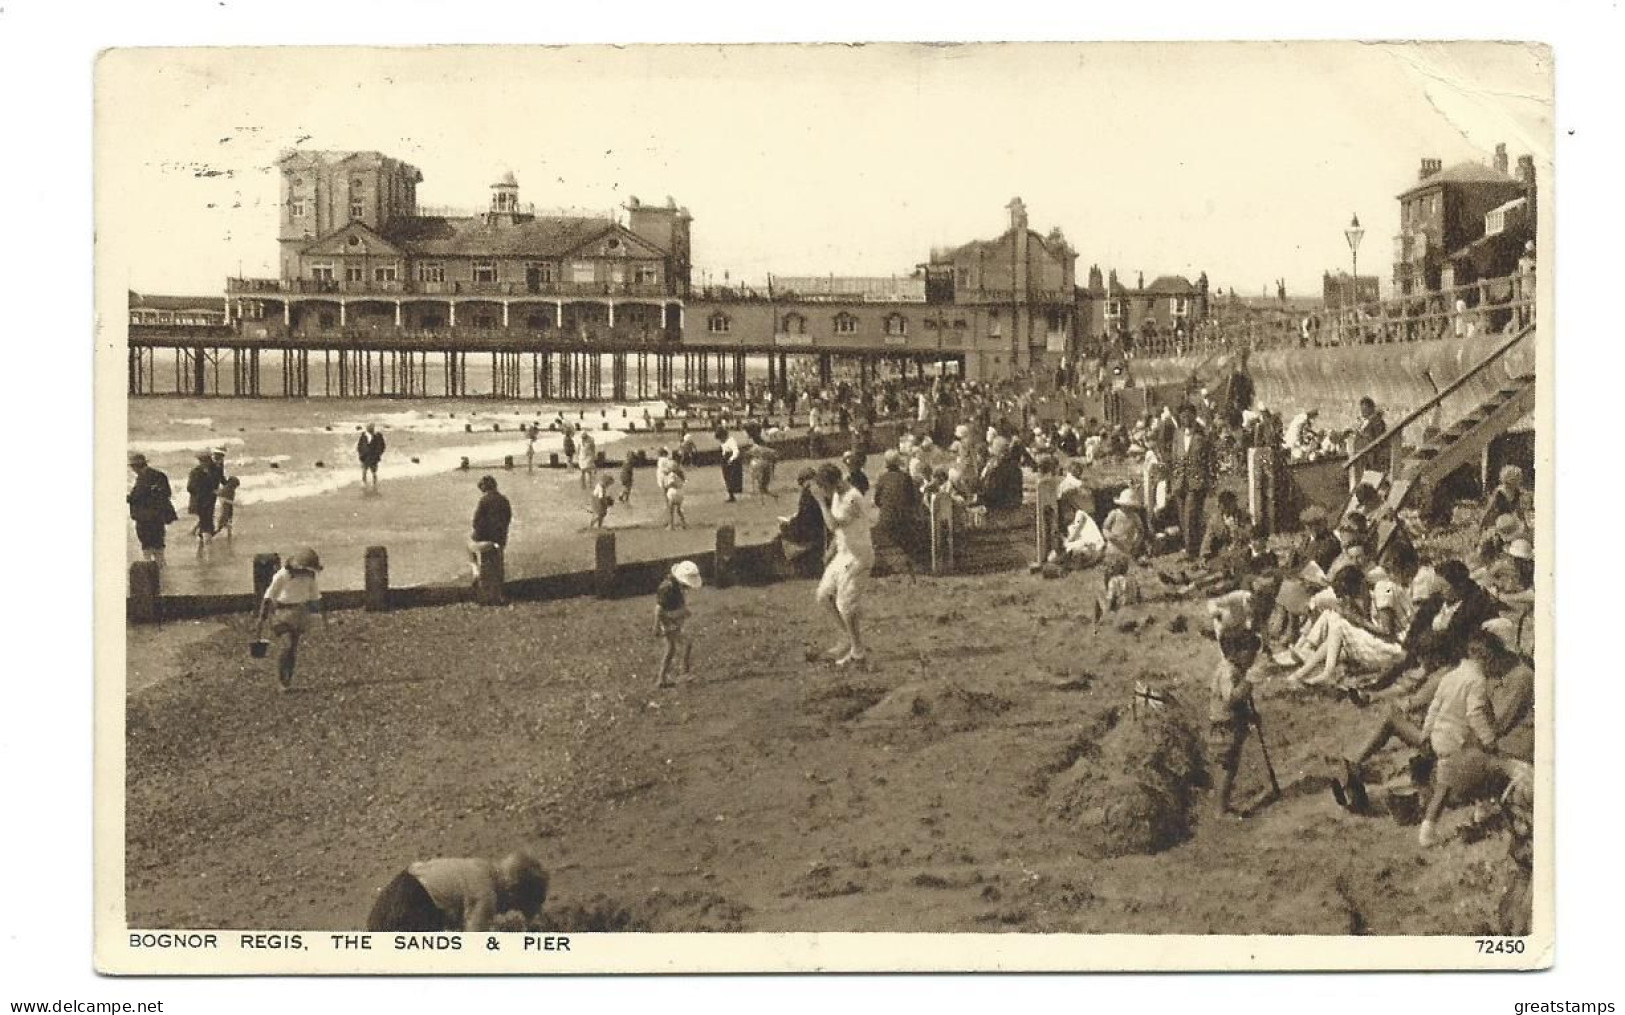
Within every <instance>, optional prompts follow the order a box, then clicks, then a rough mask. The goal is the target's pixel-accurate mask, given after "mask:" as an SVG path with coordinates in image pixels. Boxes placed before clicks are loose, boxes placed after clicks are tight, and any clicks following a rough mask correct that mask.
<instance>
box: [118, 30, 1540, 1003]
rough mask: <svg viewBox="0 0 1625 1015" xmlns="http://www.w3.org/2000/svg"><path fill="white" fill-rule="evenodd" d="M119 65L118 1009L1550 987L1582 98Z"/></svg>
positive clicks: (1240, 56)
mask: <svg viewBox="0 0 1625 1015" xmlns="http://www.w3.org/2000/svg"><path fill="white" fill-rule="evenodd" d="M95 75H96V83H95V84H96V87H95V93H96V96H95V97H96V131H95V163H96V165H95V190H96V212H95V214H96V293H97V318H96V320H97V324H96V327H97V334H96V376H95V386H96V412H97V417H98V434H99V436H100V440H99V441H98V446H97V448H96V470H97V471H96V479H97V482H96V490H97V523H98V524H97V528H96V532H95V543H96V560H97V573H96V600H97V625H96V647H97V655H98V670H97V674H96V729H97V745H98V753H97V758H96V788H95V796H96V801H95V802H96V872H95V885H96V889H95V895H96V927H95V932H96V933H95V963H96V966H97V968H98V969H99V970H101V971H103V972H107V973H116V974H193V973H196V974H262V973H334V974H337V973H515V972H518V973H541V974H546V973H585V972H603V973H618V972H625V973H663V972H756V971H760V972H790V971H800V972H813V971H1020V970H1033V971H1042V970H1220V969H1223V970H1273V969H1304V970H1316V969H1373V970H1384V969H1423V970H1427V969H1532V968H1544V967H1547V966H1550V965H1551V963H1552V961H1553V954H1554V953H1553V948H1554V912H1553V909H1554V907H1553V893H1552V885H1553V876H1554V875H1553V863H1552V857H1553V842H1554V825H1553V820H1552V792H1553V778H1552V775H1553V768H1552V764H1551V757H1552V743H1553V742H1552V714H1553V713H1552V702H1553V691H1552V687H1553V672H1552V665H1551V660H1552V641H1551V639H1552V616H1553V613H1552V607H1551V604H1552V601H1553V600H1552V592H1553V581H1554V577H1555V576H1554V568H1553V566H1552V558H1551V556H1550V553H1551V548H1552V539H1551V528H1552V526H1551V520H1552V519H1551V504H1552V497H1553V490H1554V486H1555V473H1554V469H1553V444H1552V432H1551V420H1552V418H1553V398H1552V392H1551V377H1552V349H1553V343H1552V329H1551V320H1552V314H1551V309H1550V308H1551V305H1552V300H1551V297H1552V292H1553V290H1552V285H1553V281H1552V249H1553V248H1552V244H1551V236H1552V230H1553V222H1552V215H1551V211H1550V209H1551V208H1552V207H1553V205H1552V203H1551V195H1552V193H1553V187H1554V172H1555V166H1554V154H1553V153H1554V147H1553V54H1552V51H1551V50H1550V49H1549V48H1547V47H1545V46H1542V45H1537V44H1523V43H1489V42H1428V43H1404V42H1395V43H1380V44H1377V43H1361V42H1353V41H1350V42H1289V43H1265V42H1251V43H1239V42H1238V43H1209V42H1191V43H1171V42H1170V43H1132V44H1131V43H1109V44H1108V43H1098V44H1097V43H1087V44H1085V43H1076V44H1074V43H1020V44H994V43H968V44H895V43H888V44H874V45H838V46H837V45H726V46H724V45H716V46H702V45H660V46H655V45H647V46H624V47H610V46H554V47H424V48H398V49H389V48H345V47H330V48H315V47H312V48H216V49H209V48H195V49H113V50H109V51H106V52H104V53H103V54H102V55H101V57H100V59H99V61H98V63H97V65H96V68H95ZM121 492H122V493H123V495H124V496H123V501H122V502H121V501H120V500H119V494H120V493H121Z"/></svg>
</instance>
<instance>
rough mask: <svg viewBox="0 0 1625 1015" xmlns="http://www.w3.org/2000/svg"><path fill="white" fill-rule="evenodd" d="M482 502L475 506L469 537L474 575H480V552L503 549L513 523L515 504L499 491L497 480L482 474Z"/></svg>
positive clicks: (480, 484)
mask: <svg viewBox="0 0 1625 1015" xmlns="http://www.w3.org/2000/svg"><path fill="white" fill-rule="evenodd" d="M479 490H480V502H479V503H478V504H476V505H475V506H474V531H473V534H472V535H471V536H470V538H469V544H468V550H469V554H470V555H471V556H472V557H473V559H474V577H475V579H476V580H477V579H478V578H479V576H480V554H481V552H482V551H485V550H491V549H495V550H501V549H502V548H503V547H505V546H507V545H508V527H509V526H510V525H512V524H513V505H512V504H509V503H508V498H507V497H505V496H503V495H502V494H500V493H498V492H497V481H496V480H495V479H493V478H492V477H490V476H481V477H480V482H479Z"/></svg>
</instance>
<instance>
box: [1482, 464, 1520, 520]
mask: <svg viewBox="0 0 1625 1015" xmlns="http://www.w3.org/2000/svg"><path fill="white" fill-rule="evenodd" d="M1499 478H1500V482H1499V483H1498V484H1496V487H1495V489H1493V490H1491V491H1490V494H1489V496H1488V497H1486V498H1484V513H1483V514H1482V515H1481V516H1480V517H1479V521H1478V527H1479V529H1480V530H1484V529H1489V528H1491V527H1493V526H1494V525H1495V523H1496V522H1497V521H1498V520H1499V519H1500V517H1501V516H1502V515H1511V516H1512V517H1513V518H1514V519H1515V520H1517V521H1518V522H1520V523H1523V524H1525V525H1527V524H1528V518H1529V512H1530V509H1531V507H1532V506H1533V505H1531V504H1530V503H1529V493H1528V491H1526V490H1525V489H1524V488H1523V470H1522V469H1520V468H1518V467H1517V466H1516V465H1504V466H1502V467H1501V474H1500V477H1499Z"/></svg>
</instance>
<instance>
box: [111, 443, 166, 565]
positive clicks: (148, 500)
mask: <svg viewBox="0 0 1625 1015" xmlns="http://www.w3.org/2000/svg"><path fill="white" fill-rule="evenodd" d="M130 471H131V472H134V473H135V484H134V485H133V486H131V487H130V492H129V494H127V495H126V496H125V498H124V500H125V502H126V503H128V504H129V505H130V520H131V521H133V522H135V538H136V539H137V540H138V541H139V542H140V543H141V556H142V557H143V559H146V560H150V561H154V562H155V563H157V564H158V566H159V567H162V566H163V563H164V536H165V534H166V532H165V529H166V527H167V526H168V525H169V523H170V522H173V521H174V520H175V519H176V517H177V516H176V514H175V502H174V501H173V500H171V494H170V492H169V477H168V476H166V475H165V474H163V473H162V472H159V471H158V470H157V469H154V468H153V467H152V466H150V465H148V464H147V456H146V455H142V454H134V455H131V456H130Z"/></svg>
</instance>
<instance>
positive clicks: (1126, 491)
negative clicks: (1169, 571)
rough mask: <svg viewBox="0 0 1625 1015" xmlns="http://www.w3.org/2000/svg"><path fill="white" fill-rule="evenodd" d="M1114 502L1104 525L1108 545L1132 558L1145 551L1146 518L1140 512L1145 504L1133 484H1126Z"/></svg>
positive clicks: (1103, 529) (1111, 548)
mask: <svg viewBox="0 0 1625 1015" xmlns="http://www.w3.org/2000/svg"><path fill="white" fill-rule="evenodd" d="M1112 504H1113V505H1114V506H1113V507H1112V510H1111V511H1110V512H1109V513H1108V514H1107V515H1106V524H1105V525H1104V526H1102V534H1103V535H1105V537H1106V546H1107V548H1108V549H1109V550H1114V551H1116V552H1117V553H1119V554H1121V555H1122V556H1124V557H1126V558H1128V559H1131V560H1132V559H1134V558H1136V557H1138V556H1140V555H1141V554H1142V553H1144V552H1145V520H1144V518H1142V517H1141V514H1140V512H1141V509H1142V508H1143V507H1144V505H1143V504H1141V503H1140V493H1139V491H1138V490H1136V489H1135V488H1134V487H1132V486H1125V487H1123V492H1122V493H1120V494H1118V495H1117V499H1116V500H1114V501H1112Z"/></svg>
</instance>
